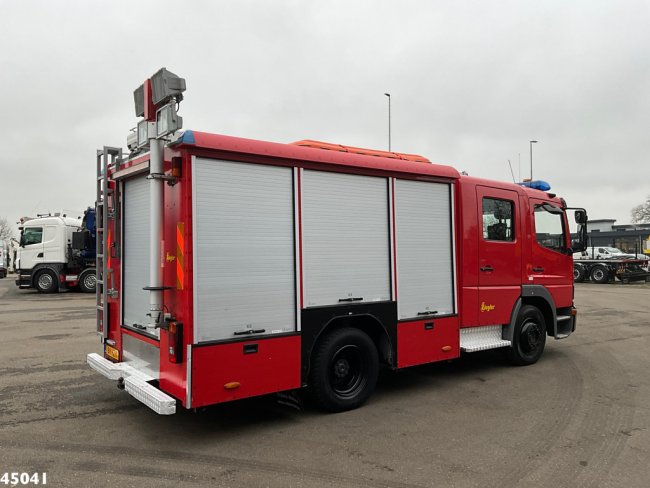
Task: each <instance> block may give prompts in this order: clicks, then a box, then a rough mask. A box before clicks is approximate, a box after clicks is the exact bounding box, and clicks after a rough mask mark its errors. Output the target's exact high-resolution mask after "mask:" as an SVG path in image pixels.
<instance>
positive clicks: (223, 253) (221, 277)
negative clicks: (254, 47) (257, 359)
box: [193, 158, 296, 342]
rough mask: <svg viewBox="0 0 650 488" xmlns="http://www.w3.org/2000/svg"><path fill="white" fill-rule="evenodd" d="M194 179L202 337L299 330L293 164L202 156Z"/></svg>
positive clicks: (197, 300)
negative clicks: (224, 159)
mask: <svg viewBox="0 0 650 488" xmlns="http://www.w3.org/2000/svg"><path fill="white" fill-rule="evenodd" d="M193 185H194V197H193V198H194V201H193V205H194V221H193V226H194V231H193V232H194V300H195V302H194V307H195V341H196V342H206V341H214V340H222V339H233V338H236V337H238V335H236V333H238V332H245V331H247V330H257V331H262V330H263V331H264V332H263V333H261V334H273V333H282V332H292V331H295V329H296V292H295V290H296V288H295V279H296V278H295V240H294V198H293V170H292V169H291V168H282V167H275V166H266V165H256V164H245V163H235V162H229V161H218V160H210V159H199V158H197V159H196V160H195V161H194V165H193ZM257 335H258V334H256V336H257Z"/></svg>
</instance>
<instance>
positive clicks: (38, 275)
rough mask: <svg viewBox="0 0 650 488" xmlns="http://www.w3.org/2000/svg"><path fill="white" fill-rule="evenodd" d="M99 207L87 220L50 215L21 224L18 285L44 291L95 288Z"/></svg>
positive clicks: (89, 210)
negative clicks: (96, 224)
mask: <svg viewBox="0 0 650 488" xmlns="http://www.w3.org/2000/svg"><path fill="white" fill-rule="evenodd" d="M95 240H96V229H95V209H94V208H88V210H86V211H85V212H84V217H83V219H79V218H71V217H67V216H65V215H59V214H55V215H48V216H41V217H38V218H35V219H29V220H26V221H25V222H24V223H23V224H22V225H21V226H20V245H19V247H18V252H17V255H16V272H17V273H18V278H17V279H16V285H17V286H19V287H20V288H36V289H37V290H38V291H39V292H41V293H54V292H56V291H59V290H66V289H69V288H75V287H78V288H79V290H81V291H83V292H87V293H92V292H94V291H95V281H96V278H95Z"/></svg>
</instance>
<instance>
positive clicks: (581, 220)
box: [575, 209, 587, 224]
mask: <svg viewBox="0 0 650 488" xmlns="http://www.w3.org/2000/svg"><path fill="white" fill-rule="evenodd" d="M575 220H576V224H586V223H587V212H586V211H585V210H582V209H580V210H576V211H575Z"/></svg>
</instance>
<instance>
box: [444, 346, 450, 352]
mask: <svg viewBox="0 0 650 488" xmlns="http://www.w3.org/2000/svg"><path fill="white" fill-rule="evenodd" d="M442 350H443V351H445V352H449V351H451V346H443V348H442Z"/></svg>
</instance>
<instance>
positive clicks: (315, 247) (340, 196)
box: [302, 170, 390, 307]
mask: <svg viewBox="0 0 650 488" xmlns="http://www.w3.org/2000/svg"><path fill="white" fill-rule="evenodd" d="M302 215H303V223H302V226H303V262H304V264H303V271H304V287H305V291H304V293H305V306H307V307H314V306H319V305H333V304H339V303H341V302H340V300H341V299H349V298H363V301H364V302H369V301H381V300H390V255H389V249H390V246H389V214H388V181H387V179H386V178H377V177H371V176H358V175H347V174H339V173H328V172H323V171H309V170H305V171H304V173H303V178H302Z"/></svg>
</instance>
